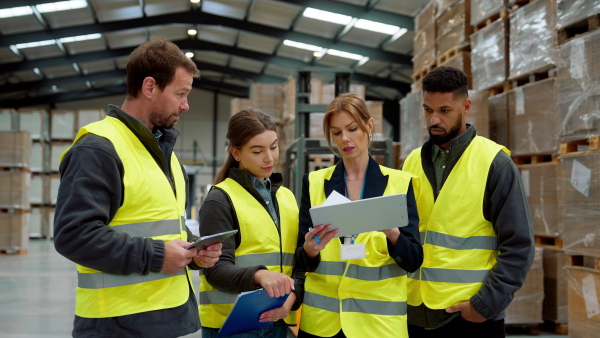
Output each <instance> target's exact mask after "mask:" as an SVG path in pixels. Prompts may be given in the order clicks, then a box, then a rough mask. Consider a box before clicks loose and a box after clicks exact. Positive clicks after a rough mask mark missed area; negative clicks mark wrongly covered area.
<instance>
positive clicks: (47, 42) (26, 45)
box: [14, 40, 56, 49]
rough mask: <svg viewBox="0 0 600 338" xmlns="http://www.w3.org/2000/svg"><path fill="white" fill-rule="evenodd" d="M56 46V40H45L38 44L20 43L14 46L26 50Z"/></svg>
mask: <svg viewBox="0 0 600 338" xmlns="http://www.w3.org/2000/svg"><path fill="white" fill-rule="evenodd" d="M55 44H56V40H44V41H37V42H26V43H19V44H16V45H14V46H15V47H16V48H17V49H24V48H33V47H40V46H49V45H55Z"/></svg>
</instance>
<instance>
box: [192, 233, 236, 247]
mask: <svg viewBox="0 0 600 338" xmlns="http://www.w3.org/2000/svg"><path fill="white" fill-rule="evenodd" d="M237 232H238V231H237V230H231V231H225V232H221V233H218V234H214V235H209V236H203V237H200V238H198V239H197V240H196V241H195V242H194V243H192V244H190V245H189V246H188V247H187V248H186V249H191V248H196V249H198V250H204V249H205V248H206V247H207V246H210V245H213V244H215V243H219V242H223V241H224V240H225V239H227V238H228V237H230V236H233V235H235V234H236V233H237Z"/></svg>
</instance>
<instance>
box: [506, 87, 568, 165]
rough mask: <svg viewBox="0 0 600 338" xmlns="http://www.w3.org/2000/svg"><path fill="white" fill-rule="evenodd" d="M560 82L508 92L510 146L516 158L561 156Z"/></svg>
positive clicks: (518, 88)
mask: <svg viewBox="0 0 600 338" xmlns="http://www.w3.org/2000/svg"><path fill="white" fill-rule="evenodd" d="M554 102H556V81H555V79H553V78H551V79H546V80H542V81H538V82H533V83H530V84H527V85H524V86H522V87H517V88H515V89H513V90H511V91H509V92H508V113H509V117H508V120H509V131H508V135H509V137H510V138H509V142H508V144H509V145H510V151H511V152H512V155H513V156H519V155H534V154H554V153H557V152H558V139H557V137H556V135H557V134H558V120H557V116H556V114H557V113H556V105H555V104H554Z"/></svg>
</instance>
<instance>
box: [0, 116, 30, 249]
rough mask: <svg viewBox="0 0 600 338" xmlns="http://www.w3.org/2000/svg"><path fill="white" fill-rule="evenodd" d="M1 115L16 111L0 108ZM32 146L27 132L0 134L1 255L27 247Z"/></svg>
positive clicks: (9, 131) (8, 131)
mask: <svg viewBox="0 0 600 338" xmlns="http://www.w3.org/2000/svg"><path fill="white" fill-rule="evenodd" d="M2 114H3V115H4V114H10V115H12V114H16V111H14V110H12V109H2ZM5 126H10V124H8V125H5ZM7 129H8V128H7ZM31 144H32V143H31V136H30V134H29V133H28V132H26V131H13V130H3V131H0V253H1V254H26V253H27V248H28V246H29V216H30V210H31V209H30V204H29V191H30V185H31V170H30V157H31Z"/></svg>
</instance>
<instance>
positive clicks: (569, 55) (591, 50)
mask: <svg viewBox="0 0 600 338" xmlns="http://www.w3.org/2000/svg"><path fill="white" fill-rule="evenodd" d="M558 54H559V57H558V60H557V83H558V96H557V101H558V119H559V123H560V133H559V136H560V138H561V140H563V141H570V140H573V139H580V138H584V137H588V136H592V135H598V134H600V30H596V31H594V32H592V33H590V34H586V35H584V36H582V37H580V38H576V39H573V40H571V41H569V42H567V43H565V44H564V45H561V46H560V48H559V52H558Z"/></svg>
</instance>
